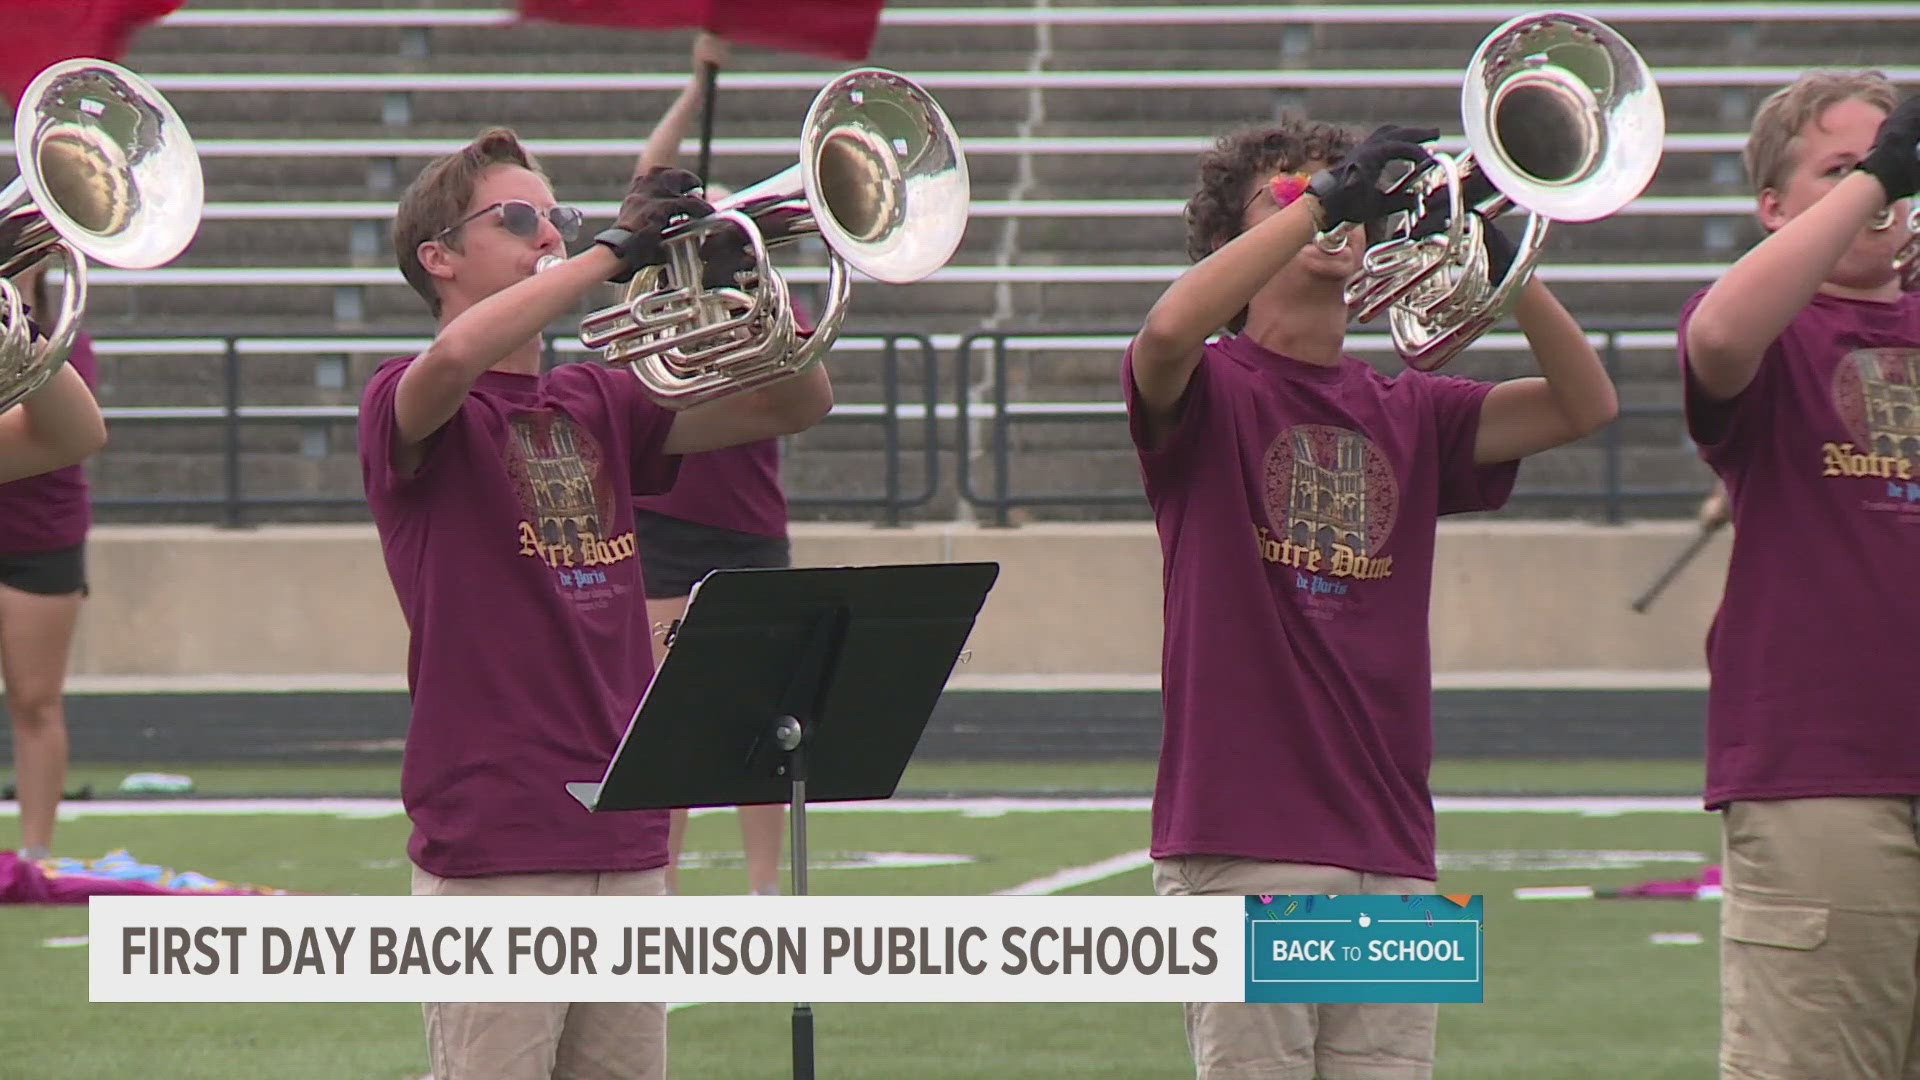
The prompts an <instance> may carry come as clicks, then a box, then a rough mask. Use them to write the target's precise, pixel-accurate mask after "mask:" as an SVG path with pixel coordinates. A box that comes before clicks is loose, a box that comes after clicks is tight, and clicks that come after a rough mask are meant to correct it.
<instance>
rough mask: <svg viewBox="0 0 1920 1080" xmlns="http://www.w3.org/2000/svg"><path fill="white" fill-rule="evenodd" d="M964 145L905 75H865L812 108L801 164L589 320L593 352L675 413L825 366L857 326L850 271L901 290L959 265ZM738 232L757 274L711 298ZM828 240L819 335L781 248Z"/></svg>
mask: <svg viewBox="0 0 1920 1080" xmlns="http://www.w3.org/2000/svg"><path fill="white" fill-rule="evenodd" d="M970 191H971V188H970V184H969V182H968V178H967V162H966V157H965V155H964V153H963V152H962V150H961V146H960V139H959V136H958V135H957V134H956V133H955V132H954V129H953V125H952V123H951V122H950V121H949V120H948V119H947V116H946V114H945V113H944V112H942V111H941V109H940V106H939V105H938V104H937V103H936V102H935V101H934V100H933V98H932V97H931V96H929V95H928V94H927V92H926V91H925V90H923V89H921V88H920V87H919V86H918V85H916V84H915V83H913V82H912V81H911V80H909V79H907V78H906V77H904V76H902V75H899V74H897V73H895V72H892V71H887V70H884V69H881V68H858V69H855V70H852V71H848V72H846V73H845V74H843V75H840V76H839V77H837V78H835V79H834V80H833V81H832V82H830V83H828V84H827V85H826V87H825V88H823V89H822V90H821V91H820V93H819V94H818V95H817V96H816V97H815V98H814V100H813V104H812V106H811V107H810V108H809V109H808V110H807V117H806V122H805V124H804V125H803V127H802V129H801V134H800V160H799V161H798V162H797V163H796V164H794V165H792V166H790V167H789V168H787V169H786V170H784V171H782V172H780V173H778V174H776V175H774V176H771V177H769V178H767V179H765V180H762V181H760V182H759V183H757V184H754V185H752V186H751V187H748V188H745V189H743V190H741V191H739V192H736V193H735V194H733V195H730V196H728V197H726V198H724V199H721V200H718V201H717V202H715V203H714V204H713V205H714V213H713V214H712V215H710V216H708V217H704V218H701V219H699V220H697V221H690V222H686V223H684V224H681V225H675V226H673V227H672V228H670V229H668V230H667V232H666V234H665V236H664V240H665V247H666V254H667V258H668V262H667V264H666V265H665V266H657V267H647V268H645V269H643V270H642V271H641V272H640V273H638V274H635V275H634V278H633V281H632V283H631V284H630V285H629V286H628V290H627V294H626V299H625V301H624V302H623V303H621V304H618V305H615V306H613V307H610V308H606V309H604V310H602V311H597V312H594V313H593V314H590V315H588V316H587V317H586V318H584V319H582V320H581V323H580V341H581V343H582V344H584V345H585V346H586V347H587V348H589V349H596V350H604V351H603V353H602V358H603V359H604V360H605V361H606V362H607V363H610V364H613V363H624V364H627V365H628V366H630V367H631V368H632V369H633V372H634V374H635V375H636V376H638V377H639V379H640V382H641V383H642V385H643V386H644V387H645V390H646V392H647V394H648V396H650V397H652V398H653V399H654V400H655V401H657V402H659V403H660V404H661V405H663V406H665V407H666V408H669V409H685V408H689V407H691V406H693V405H697V404H699V403H701V402H703V401H710V400H713V399H714V398H717V397H721V396H724V395H727V394H732V393H737V392H739V391H742V390H749V389H752V388H754V387H757V386H762V385H765V384H767V383H769V382H773V381H776V380H779V379H784V378H788V377H790V376H793V375H797V374H799V373H800V372H802V371H805V370H807V369H808V368H810V367H812V366H813V365H814V364H817V363H819V362H820V361H821V360H822V359H823V358H824V357H825V355H826V352H827V348H828V347H829V346H830V345H831V344H832V342H833V339H834V337H835V336H836V335H837V334H838V333H839V329H840V324H841V322H842V320H843V319H844V318H845V317H846V306H847V295H848V289H849V279H848V273H847V270H848V267H849V266H851V267H852V268H853V269H856V270H859V271H860V272H861V273H863V274H866V275H867V276H868V277H871V278H874V279H876V280H878V281H882V282H886V283H889V284H905V283H908V282H913V281H918V280H920V279H921V278H924V277H926V276H927V275H928V274H931V273H933V272H934V271H935V270H937V269H939V268H940V267H942V266H944V265H946V262H947V260H948V259H950V258H952V257H953V253H954V251H955V250H956V249H957V248H958V247H959V245H960V236H961V234H962V233H963V232H964V231H965V230H966V225H967V212H968V207H969V202H970ZM719 230H736V231H738V232H739V233H740V234H741V235H742V236H743V237H744V238H745V241H746V243H747V246H748V248H749V251H750V253H751V259H752V265H751V267H750V268H749V269H747V270H745V271H743V272H740V273H737V274H736V275H735V277H734V281H733V283H732V284H731V285H721V286H719V287H717V288H707V287H705V284H704V275H705V269H706V268H705V265H704V262H703V260H702V259H701V257H700V244H701V241H702V240H703V239H705V238H706V237H707V236H709V235H712V234H714V233H716V232H717V231H719ZM809 236H817V237H819V238H820V240H821V241H823V242H824V243H825V245H826V249H827V260H828V265H827V300H826V305H825V307H824V309H823V310H822V311H821V312H820V314H819V317H818V319H817V320H816V322H815V324H814V326H813V328H812V330H811V331H809V330H806V329H803V328H802V325H801V324H800V323H799V322H798V321H797V320H796V318H795V312H794V308H793V304H792V301H791V299H790V297H789V295H788V291H787V283H786V279H785V278H783V277H782V276H781V274H780V272H779V271H778V270H776V269H775V268H774V266H773V265H772V263H771V261H770V260H769V258H768V249H769V248H772V247H776V246H778V245H782V244H786V243H790V242H792V241H795V240H800V239H804V238H806V237H809Z"/></svg>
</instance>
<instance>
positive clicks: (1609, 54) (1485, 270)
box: [1346, 11, 1666, 371]
mask: <svg viewBox="0 0 1920 1080" xmlns="http://www.w3.org/2000/svg"><path fill="white" fill-rule="evenodd" d="M1461 113H1462V121H1463V124H1464V126H1465V128H1466V141H1467V153H1465V154H1463V155H1461V156H1460V157H1458V158H1455V157H1452V156H1451V155H1448V154H1445V153H1441V152H1439V151H1432V152H1431V159H1432V160H1431V161H1430V162H1427V163H1424V164H1421V165H1418V166H1416V167H1415V168H1414V169H1413V170H1412V171H1411V172H1409V173H1408V174H1407V175H1406V176H1405V177H1404V178H1403V179H1402V180H1400V181H1399V182H1398V183H1397V184H1395V185H1394V186H1393V188H1392V189H1391V190H1392V191H1396V192H1397V191H1409V192H1411V193H1412V194H1413V195H1414V197H1415V207H1416V209H1415V210H1414V211H1413V212H1412V213H1406V214H1396V215H1393V218H1392V219H1390V221H1389V222H1388V223H1382V224H1391V222H1392V221H1394V220H1397V221H1398V222H1399V224H1398V227H1397V228H1396V229H1390V230H1389V231H1388V232H1387V234H1386V236H1385V238H1384V239H1382V240H1380V241H1379V242H1377V243H1374V244H1372V245H1371V246H1370V247H1368V249H1367V251H1366V255H1365V258H1364V260H1363V261H1362V264H1361V270H1360V272H1359V273H1358V274H1356V275H1355V276H1354V278H1353V280H1352V281H1350V282H1348V284H1347V292H1346V296H1347V301H1348V303H1349V304H1350V305H1352V307H1353V309H1354V311H1355V314H1356V316H1357V317H1358V318H1359V320H1360V321H1361V322H1367V321H1369V320H1371V319H1372V318H1373V317H1374V316H1376V315H1377V314H1379V313H1380V312H1381V311H1382V310H1387V311H1388V312H1389V315H1388V324H1389V326H1390V327H1391V329H1392V332H1393V341H1394V347H1395V349H1396V350H1397V351H1398V352H1399V353H1400V356H1401V357H1402V359H1404V360H1405V362H1406V363H1407V365H1408V366H1409V367H1412V368H1415V369H1417V370H1421V371H1431V370H1433V369H1435V368H1438V367H1440V366H1441V365H1442V364H1445V363H1446V362H1447V361H1448V360H1450V359H1452V358H1453V357H1454V356H1455V355H1457V354H1458V353H1459V352H1460V350H1462V349H1464V348H1465V347H1466V346H1467V345H1468V344H1469V343H1471V342H1472V341H1473V340H1474V339H1475V338H1477V337H1479V336H1480V335H1481V334H1483V333H1485V332H1486V331H1487V329H1488V328H1489V327H1491V326H1492V325H1493V324H1494V323H1495V322H1497V321H1498V320H1499V319H1500V318H1502V317H1503V316H1504V315H1505V314H1506V313H1507V311H1508V310H1509V309H1510V308H1511V307H1512V305H1513V303H1514V302H1515V301H1516V300H1517V299H1518V298H1519V295H1520V290H1521V288H1522V287H1523V286H1525V285H1526V283H1527V281H1528V280H1529V279H1530V278H1531V277H1532V276H1533V269H1534V266H1535V264H1536V263H1537V262H1538V260H1539V256H1540V249H1541V246H1542V244H1543V243H1544V242H1545V240H1546V236H1547V227H1548V224H1549V223H1550V222H1554V221H1568V222H1580V221H1597V220H1599V219H1601V218H1604V217H1607V216H1609V215H1611V214H1613V213H1615V212H1617V211H1618V210H1620V208H1622V207H1624V206H1626V205H1627V204H1628V203H1630V202H1632V201H1633V200H1634V199H1635V198H1636V197H1638V196H1639V194H1640V193H1641V192H1642V191H1644V190H1645V189H1646V186H1647V183H1648V182H1649V181H1651V180H1652V179H1653V174H1654V170H1655V169H1656V168H1657V167H1658V166H1659V163H1660V156H1661V152H1662V149H1663V144H1664V141H1665V138H1666V113H1665V111H1664V109H1663V107H1662V105H1661V100H1660V90H1659V87H1658V86H1656V85H1655V83H1654V80H1653V74H1652V72H1651V71H1650V70H1649V68H1648V67H1647V65H1646V63H1645V61H1643V60H1642V59H1641V58H1640V54H1639V53H1637V52H1635V51H1634V49H1633V47H1632V46H1631V45H1630V44H1628V43H1627V41H1626V39H1625V38H1623V37H1621V36H1620V35H1619V34H1618V33H1617V32H1615V31H1614V30H1613V29H1612V28H1610V27H1608V26H1607V25H1606V24H1604V23H1601V22H1599V21H1598V20H1595V19H1591V18H1588V17H1586V16H1584V15H1578V14H1574V13H1571V12H1559V11H1547V12H1536V13H1533V14H1529V15H1522V16H1520V17H1518V18H1515V19H1512V20H1510V21H1508V22H1507V23H1505V24H1503V25H1502V26H1500V27H1499V28H1497V29H1495V30H1494V31H1493V33H1491V34H1489V35H1488V36H1487V37H1486V39H1485V40H1483V41H1482V42H1481V43H1480V47H1479V49H1478V50H1476V51H1475V52H1474V54H1473V58H1472V60H1471V61H1469V63H1468V65H1467V72H1466V80H1465V84H1464V86H1463V88H1462V91H1461ZM1476 173H1477V174H1478V175H1479V177H1480V179H1481V180H1482V181H1483V182H1484V184H1490V185H1491V186H1492V188H1493V189H1494V192H1495V194H1494V195H1492V196H1490V197H1489V198H1487V199H1486V200H1484V201H1483V202H1482V203H1481V204H1480V205H1478V206H1471V205H1467V197H1466V195H1465V191H1466V183H1467V181H1468V180H1469V179H1471V178H1473V177H1474V175H1475V174H1476ZM1438 192H1445V193H1446V199H1447V200H1448V213H1449V216H1448V218H1447V228H1446V230H1445V231H1443V232H1439V233H1435V234H1433V235H1430V236H1425V237H1420V238H1414V237H1413V236H1412V235H1411V232H1412V227H1413V224H1414V222H1415V221H1416V220H1417V219H1418V217H1419V213H1420V208H1421V207H1423V206H1424V205H1425V203H1426V200H1427V199H1428V197H1429V196H1432V195H1434V194H1435V193H1438ZM1511 206H1518V207H1519V208H1520V209H1522V210H1524V211H1526V212H1527V217H1526V228H1525V232H1524V233H1523V234H1522V236H1521V238H1520V240H1519V242H1518V243H1517V244H1516V245H1515V247H1516V249H1517V250H1516V253H1515V255H1514V259H1513V263H1512V265H1511V266H1510V267H1508V269H1507V271H1506V274H1505V276H1504V277H1502V278H1501V279H1500V280H1498V281H1494V280H1492V279H1491V268H1490V267H1489V265H1488V258H1487V248H1486V241H1485V238H1484V237H1483V236H1482V235H1481V230H1482V226H1483V222H1482V218H1481V216H1480V215H1481V214H1484V215H1485V217H1486V220H1492V219H1493V218H1494V217H1495V216H1496V215H1498V214H1499V213H1501V212H1502V211H1504V210H1506V209H1507V208H1509V207H1511ZM1474 210H1478V211H1479V212H1480V213H1479V214H1476V213H1473V212H1471V211H1474Z"/></svg>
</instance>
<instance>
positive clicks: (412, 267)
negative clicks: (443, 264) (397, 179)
mask: <svg viewBox="0 0 1920 1080" xmlns="http://www.w3.org/2000/svg"><path fill="white" fill-rule="evenodd" d="M495 165H518V166H519V167H521V168H523V169H527V170H529V171H531V172H536V173H540V175H542V176H545V175H546V173H545V172H544V171H542V170H541V168H540V166H539V165H538V164H536V163H535V162H534V160H533V156H532V155H531V154H528V153H527V151H526V148H525V147H523V146H521V145H520V138H519V136H517V135H515V134H514V133H513V130H512V129H510V128H503V127H496V128H488V129H487V130H485V131H483V132H481V133H480V134H479V136H478V137H476V138H475V139H474V140H473V141H472V142H470V143H468V144H467V145H465V146H463V147H461V148H460V149H458V150H455V151H454V152H453V153H451V154H448V155H446V156H445V157H440V158H435V159H434V160H432V161H430V162H428V163H427V166H426V168H424V169H421V170H420V175H419V176H416V177H414V178H413V183H411V184H408V185H407V190H406V191H405V192H404V193H402V194H401V196H400V207H399V209H398V210H396V211H395V212H394V215H393V253H394V255H395V256H396V257H397V258H398V259H399V261H400V273H401V275H402V276H403V277H405V278H406V279H407V284H409V285H411V286H413V291H414V292H417V293H419V294H420V297H421V299H423V300H425V301H426V302H427V310H428V311H431V312H432V313H433V315H434V317H436V318H438V317H439V315H440V292H439V290H438V289H436V288H435V287H434V284H433V278H432V277H430V276H429V275H428V274H427V269H426V267H424V266H422V265H420V245H421V244H424V243H426V242H427V241H429V240H431V239H433V238H434V237H435V236H437V235H439V234H440V232H441V231H442V230H444V229H446V228H447V227H448V226H450V225H452V224H453V223H454V222H456V221H459V220H460V219H461V218H462V217H465V216H466V213H467V204H468V203H469V202H472V201H473V189H474V188H475V187H476V186H477V185H478V184H479V182H480V176H481V174H482V173H484V172H486V171H487V169H489V168H491V167H492V166H495ZM446 243H447V244H448V246H450V247H452V248H453V249H454V250H456V251H458V250H459V243H460V238H459V237H458V236H457V235H456V236H450V237H448V238H447V240H446Z"/></svg>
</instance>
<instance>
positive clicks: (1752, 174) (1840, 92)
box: [1740, 68, 1895, 195]
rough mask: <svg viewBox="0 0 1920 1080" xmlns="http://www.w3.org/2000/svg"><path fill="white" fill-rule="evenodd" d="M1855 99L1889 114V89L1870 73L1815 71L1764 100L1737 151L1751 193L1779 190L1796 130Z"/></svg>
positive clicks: (1794, 147)
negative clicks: (1745, 142) (1742, 143)
mask: <svg viewBox="0 0 1920 1080" xmlns="http://www.w3.org/2000/svg"><path fill="white" fill-rule="evenodd" d="M1853 98H1858V99H1860V100H1861V101H1864V102H1866V103H1867V104H1869V105H1876V106H1879V107H1880V108H1881V109H1884V110H1886V111H1888V112H1892V111H1893V105H1894V101H1895V95H1894V92H1893V84H1892V83H1890V82H1888V81H1887V77H1886V75H1885V74H1884V73H1882V72H1879V71H1876V70H1873V69H1871V68H1859V69H1851V70H1846V69H1834V68H1816V69H1814V70H1812V71H1807V72H1803V73H1802V74H1801V76H1800V77H1799V78H1797V79H1795V80H1793V84H1792V85H1791V86H1786V87H1783V88H1781V89H1779V90H1776V91H1774V92H1773V93H1771V94H1769V95H1767V100H1765V101H1763V102H1761V103H1760V108H1759V111H1757V112H1755V113H1754V114H1753V127H1752V128H1751V129H1749V130H1748V132H1747V145H1746V147H1745V149H1743V150H1741V152H1740V161H1741V164H1743V165H1745V166H1746V167H1747V182H1748V183H1749V184H1751V185H1753V192H1754V194H1756V195H1758V194H1759V193H1760V192H1762V191H1765V190H1767V189H1768V188H1778V187H1779V186H1780V185H1781V184H1782V183H1784V182H1785V181H1786V175H1787V173H1788V172H1789V171H1790V170H1791V169H1792V168H1793V164H1794V157H1795V155H1796V154H1798V153H1799V150H1800V147H1799V145H1798V144H1799V139H1800V131H1801V129H1802V128H1804V127H1806V126H1807V124H1808V123H1809V122H1812V121H1815V120H1818V119H1819V118H1820V117H1821V116H1822V115H1823V114H1824V113H1825V112H1826V111H1827V110H1828V109H1831V108H1833V107H1834V106H1835V105H1838V104H1840V103H1841V102H1843V101H1847V100H1850V99H1853Z"/></svg>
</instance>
